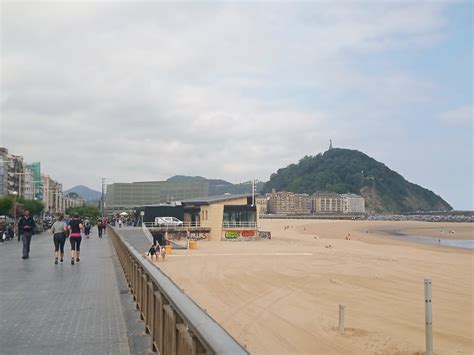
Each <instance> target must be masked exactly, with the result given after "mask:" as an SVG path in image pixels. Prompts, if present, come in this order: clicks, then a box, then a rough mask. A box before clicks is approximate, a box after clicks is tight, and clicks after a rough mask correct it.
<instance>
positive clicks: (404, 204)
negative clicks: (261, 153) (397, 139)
mask: <svg viewBox="0 0 474 355" xmlns="http://www.w3.org/2000/svg"><path fill="white" fill-rule="evenodd" d="M272 189H275V190H276V191H291V192H296V193H308V194H313V193H315V192H317V191H328V192H337V193H347V192H351V193H356V194H359V195H362V196H363V197H364V198H365V200H366V209H367V210H369V211H374V212H410V211H417V210H420V211H443V210H452V207H451V206H450V205H449V203H447V202H446V201H444V200H443V199H442V198H441V197H440V196H438V195H436V194H435V193H433V192H432V191H430V190H428V189H425V188H423V187H421V186H419V185H416V184H413V183H410V182H408V181H407V180H405V179H404V178H403V176H401V175H400V174H398V173H397V172H395V171H393V170H390V169H389V168H388V167H387V166H385V165H384V164H382V163H380V162H378V161H376V160H375V159H373V158H371V157H369V156H367V155H366V154H364V153H362V152H359V151H357V150H349V149H339V148H335V149H330V150H328V151H326V152H325V153H324V154H318V155H316V156H305V157H304V158H303V159H301V160H300V161H299V163H298V164H291V165H289V166H287V167H286V168H282V169H279V170H278V171H277V172H276V173H274V174H272V176H271V177H270V181H269V182H267V183H266V184H265V186H264V188H263V192H270V191H272Z"/></svg>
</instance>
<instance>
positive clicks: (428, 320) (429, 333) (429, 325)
mask: <svg viewBox="0 0 474 355" xmlns="http://www.w3.org/2000/svg"><path fill="white" fill-rule="evenodd" d="M431 304H432V302H431V279H425V336H426V355H433V314H432V313H431Z"/></svg>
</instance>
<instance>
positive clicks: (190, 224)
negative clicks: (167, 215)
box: [143, 222, 201, 229]
mask: <svg viewBox="0 0 474 355" xmlns="http://www.w3.org/2000/svg"><path fill="white" fill-rule="evenodd" d="M143 224H144V225H145V226H147V227H148V228H153V227H162V228H178V229H186V228H199V227H201V224H200V223H199V222H183V224H180V225H179V226H178V225H173V224H163V225H158V224H156V223H155V222H143Z"/></svg>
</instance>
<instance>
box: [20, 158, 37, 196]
mask: <svg viewBox="0 0 474 355" xmlns="http://www.w3.org/2000/svg"><path fill="white" fill-rule="evenodd" d="M21 176H22V177H23V178H22V179H21V193H22V194H21V195H22V197H23V198H25V199H26V200H33V199H34V198H35V179H34V176H33V172H32V171H31V170H30V169H29V168H28V167H27V166H25V168H24V170H23V173H21Z"/></svg>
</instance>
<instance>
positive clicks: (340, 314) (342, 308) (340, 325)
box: [339, 304, 346, 334]
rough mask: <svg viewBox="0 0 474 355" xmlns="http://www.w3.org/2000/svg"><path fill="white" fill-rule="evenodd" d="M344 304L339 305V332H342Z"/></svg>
mask: <svg viewBox="0 0 474 355" xmlns="http://www.w3.org/2000/svg"><path fill="white" fill-rule="evenodd" d="M345 308H346V306H344V305H343V304H340V305H339V333H341V334H344V309H345Z"/></svg>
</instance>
